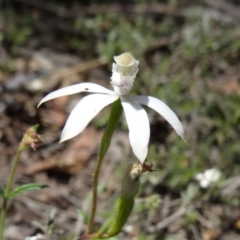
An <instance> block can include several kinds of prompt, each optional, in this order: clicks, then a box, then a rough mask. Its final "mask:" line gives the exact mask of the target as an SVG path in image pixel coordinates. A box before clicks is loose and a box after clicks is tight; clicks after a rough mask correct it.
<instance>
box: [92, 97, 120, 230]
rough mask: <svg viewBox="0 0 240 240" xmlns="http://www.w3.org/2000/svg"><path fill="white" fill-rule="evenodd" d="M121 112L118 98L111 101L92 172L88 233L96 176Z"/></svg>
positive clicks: (93, 206)
mask: <svg viewBox="0 0 240 240" xmlns="http://www.w3.org/2000/svg"><path fill="white" fill-rule="evenodd" d="M121 114H122V105H121V101H120V99H118V100H117V101H116V102H114V103H113V105H112V109H111V113H110V118H109V121H108V125H107V128H106V131H105V132H104V134H103V137H102V141H101V145H100V151H99V155H98V160H97V165H96V168H95V171H94V173H93V188H92V209H91V214H90V218H89V223H88V234H91V233H92V230H93V224H94V217H95V213H96V209H97V186H98V176H99V172H100V169H101V165H102V161H103V158H104V156H105V154H106V152H107V150H108V148H109V146H110V143H111V139H112V135H113V132H114V130H115V128H116V127H117V124H118V121H119V119H120V116H121Z"/></svg>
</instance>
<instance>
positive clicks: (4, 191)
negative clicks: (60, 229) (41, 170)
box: [0, 125, 47, 240]
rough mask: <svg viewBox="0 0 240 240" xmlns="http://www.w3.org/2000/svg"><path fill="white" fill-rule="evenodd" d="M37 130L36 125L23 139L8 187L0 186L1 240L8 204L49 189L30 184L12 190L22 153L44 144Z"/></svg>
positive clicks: (1, 238)
mask: <svg viewBox="0 0 240 240" xmlns="http://www.w3.org/2000/svg"><path fill="white" fill-rule="evenodd" d="M37 128H38V125H35V126H33V127H31V128H29V129H28V130H27V131H26V133H25V134H24V136H23V139H22V141H21V142H20V144H19V147H18V150H17V153H16V155H15V158H14V160H13V163H12V167H11V171H10V173H9V177H8V181H7V185H6V187H5V188H4V187H3V186H1V185H0V196H1V197H2V198H3V205H2V210H1V215H0V240H3V233H4V224H5V219H6V215H7V207H8V202H9V201H10V200H11V199H13V198H15V197H17V196H18V195H20V194H21V193H23V192H26V191H30V190H38V189H43V188H45V187H47V185H44V184H38V183H28V184H23V185H21V186H19V187H17V188H15V189H13V190H12V189H11V187H12V184H13V180H14V175H15V172H16V169H17V165H18V161H19V159H20V155H21V153H22V151H24V150H26V149H27V148H28V147H29V146H30V147H31V148H33V149H34V150H36V148H37V147H38V146H39V144H41V143H42V138H41V136H40V135H38V134H37V133H36V130H37Z"/></svg>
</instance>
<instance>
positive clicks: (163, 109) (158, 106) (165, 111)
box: [128, 95, 185, 141]
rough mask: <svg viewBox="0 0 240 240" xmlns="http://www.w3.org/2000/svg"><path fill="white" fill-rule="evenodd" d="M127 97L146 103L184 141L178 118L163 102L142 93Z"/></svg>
mask: <svg viewBox="0 0 240 240" xmlns="http://www.w3.org/2000/svg"><path fill="white" fill-rule="evenodd" d="M128 98H129V99H131V100H132V101H136V102H138V103H141V104H143V105H146V106H148V107H150V108H152V109H153V110H155V111H156V112H158V113H159V114H160V115H161V116H162V117H164V118H165V119H166V121H168V122H169V124H170V125H172V127H173V129H174V130H175V131H176V132H177V134H178V135H179V136H180V137H181V138H182V139H183V141H185V134H184V129H183V126H182V123H181V122H180V120H179V119H178V117H177V115H176V114H175V113H174V112H173V111H172V110H171V109H170V108H169V107H168V106H167V105H166V104H165V103H164V102H162V101H161V100H159V99H157V98H154V97H150V96H144V95H140V96H131V97H128Z"/></svg>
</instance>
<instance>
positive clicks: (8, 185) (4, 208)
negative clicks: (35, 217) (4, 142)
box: [0, 146, 23, 240]
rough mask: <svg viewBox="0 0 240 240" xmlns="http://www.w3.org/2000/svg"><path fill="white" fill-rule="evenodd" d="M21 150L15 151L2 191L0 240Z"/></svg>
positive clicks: (1, 239) (0, 239)
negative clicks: (4, 187) (5, 184)
mask: <svg viewBox="0 0 240 240" xmlns="http://www.w3.org/2000/svg"><path fill="white" fill-rule="evenodd" d="M22 150H23V149H22V148H21V146H19V148H18V151H17V153H16V156H15V158H14V161H13V165H12V168H11V172H10V175H9V178H8V182H7V186H6V189H5V191H4V197H3V206H2V211H1V216H0V240H3V231H4V225H5V219H6V214H7V203H8V197H9V194H10V191H11V186H12V182H13V177H14V175H15V172H16V168H17V164H18V160H19V158H20V154H21V152H22Z"/></svg>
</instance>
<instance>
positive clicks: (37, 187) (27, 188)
mask: <svg viewBox="0 0 240 240" xmlns="http://www.w3.org/2000/svg"><path fill="white" fill-rule="evenodd" d="M46 187H48V186H47V185H45V184H39V183H28V184H24V185H22V186H20V187H17V188H15V189H14V190H13V191H12V192H11V193H10V194H9V196H8V199H11V198H14V197H16V196H18V195H19V194H21V193H23V192H26V191H31V190H40V189H43V188H46Z"/></svg>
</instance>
